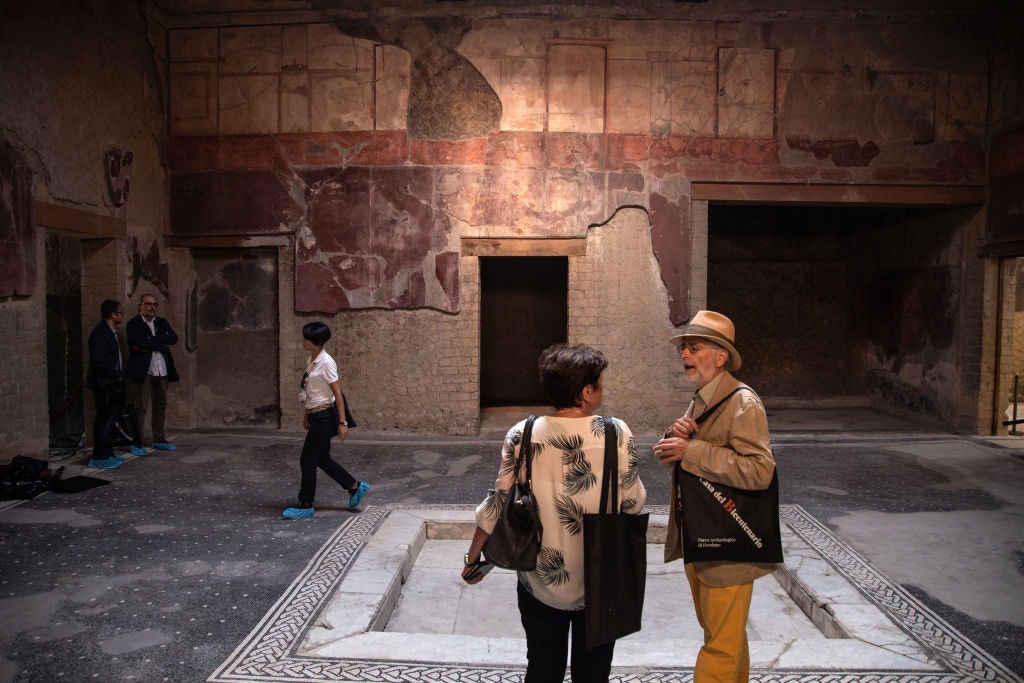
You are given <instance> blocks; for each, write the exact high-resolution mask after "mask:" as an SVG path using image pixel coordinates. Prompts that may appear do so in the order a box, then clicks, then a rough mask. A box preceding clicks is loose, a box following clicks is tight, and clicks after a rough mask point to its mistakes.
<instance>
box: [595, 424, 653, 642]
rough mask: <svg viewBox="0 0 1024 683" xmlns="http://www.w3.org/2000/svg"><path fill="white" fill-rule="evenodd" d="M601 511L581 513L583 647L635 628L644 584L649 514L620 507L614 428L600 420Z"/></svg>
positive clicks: (641, 604) (634, 630)
mask: <svg viewBox="0 0 1024 683" xmlns="http://www.w3.org/2000/svg"><path fill="white" fill-rule="evenodd" d="M604 440H605V441H604V448H605V453H604V473H603V476H602V480H601V481H602V484H601V507H600V511H599V512H597V513H588V514H585V515H583V574H584V583H585V586H584V618H585V621H586V633H587V638H586V640H587V648H588V649H592V648H594V647H597V646H598V645H605V644H607V643H610V642H613V641H614V640H616V639H618V638H622V637H623V636H627V635H629V634H630V633H635V632H637V631H639V630H640V622H641V618H642V616H643V611H644V591H645V588H646V585H647V523H648V517H649V515H648V513H646V512H644V513H641V514H623V513H622V511H621V510H620V509H619V476H618V475H619V464H618V450H619V449H618V430H617V429H615V424H614V423H613V422H612V421H611V419H609V418H605V420H604Z"/></svg>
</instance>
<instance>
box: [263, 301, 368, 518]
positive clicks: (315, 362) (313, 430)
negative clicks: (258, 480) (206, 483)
mask: <svg viewBox="0 0 1024 683" xmlns="http://www.w3.org/2000/svg"><path fill="white" fill-rule="evenodd" d="M330 338H331V329H330V328H329V327H327V325H325V324H324V323H322V322H319V321H318V322H312V323H307V324H305V325H303V326H302V348H304V349H305V350H306V351H308V352H309V361H308V362H307V364H306V372H305V374H303V375H302V382H301V383H300V384H299V401H301V402H302V407H303V408H304V409H305V414H304V415H303V418H302V426H303V428H304V429H305V430H306V440H305V442H303V444H302V455H300V456H299V469H300V470H301V471H302V480H301V483H300V485H299V502H298V504H296V506H295V507H290V508H288V509H287V510H285V511H284V515H283V516H284V518H285V519H304V518H306V517H312V516H313V499H314V497H315V496H316V470H317V468H320V469H322V470H323V471H324V472H326V473H327V476H329V477H330V478H331V479H333V480H334V481H336V482H338V484H340V485H341V486H342V487H343V488H344V489H345V490H346V491H348V493H349V499H348V507H349V509H350V510H353V509H355V508H356V507H358V506H359V503H361V502H362V500H363V498H365V497H366V494H367V492H368V491H369V490H370V485H369V484H368V483H366V482H365V481H358V480H357V479H356V478H355V477H353V476H352V475H351V474H349V472H348V470H346V469H345V468H344V467H342V466H341V465H339V464H338V463H336V462H335V461H334V460H332V459H331V439H333V438H334V437H335V436H337V437H338V438H339V439H341V440H342V441H344V440H345V437H347V436H348V426H349V425H348V422H347V421H346V420H345V419H344V418H343V417H342V415H343V414H344V413H343V412H339V407H340V409H341V410H342V411H344V406H345V398H344V396H343V395H342V393H341V384H340V382H339V380H338V364H337V363H336V362H335V361H334V359H333V358H331V355H330V354H329V353H327V351H326V350H325V349H324V345H325V344H326V343H327V340H328V339H330Z"/></svg>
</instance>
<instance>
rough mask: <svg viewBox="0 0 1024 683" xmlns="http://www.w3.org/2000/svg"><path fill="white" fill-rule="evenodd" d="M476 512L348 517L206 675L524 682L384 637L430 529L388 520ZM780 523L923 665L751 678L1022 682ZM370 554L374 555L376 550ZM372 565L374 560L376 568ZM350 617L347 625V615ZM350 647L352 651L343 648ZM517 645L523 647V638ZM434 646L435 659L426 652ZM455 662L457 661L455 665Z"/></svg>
mask: <svg viewBox="0 0 1024 683" xmlns="http://www.w3.org/2000/svg"><path fill="white" fill-rule="evenodd" d="M470 509H471V508H469V507H468V506H420V507H416V508H414V509H413V508H406V507H403V506H388V507H381V508H368V509H367V510H366V511H364V512H363V514H361V515H359V516H356V517H352V518H350V519H348V520H346V521H345V522H344V523H343V524H342V525H341V526H339V527H338V529H337V531H336V532H335V533H334V535H333V536H332V537H331V538H330V539H329V540H328V541H327V542H326V543H325V544H324V546H323V547H322V548H321V549H320V550H319V551H318V552H317V554H316V555H315V556H314V557H313V558H312V559H311V560H310V562H309V564H308V565H307V567H306V568H305V570H304V571H303V572H302V574H301V575H299V576H298V577H297V578H296V580H295V581H294V582H293V583H292V585H291V586H290V587H289V589H288V590H287V591H286V592H285V594H284V595H282V596H281V598H280V599H279V600H278V602H277V603H276V604H275V605H274V607H273V608H272V609H271V610H270V612H268V613H267V615H266V616H264V618H263V619H262V620H261V621H260V623H259V624H257V626H256V627H255V628H254V629H253V631H252V632H251V633H250V634H249V636H248V637H247V638H246V639H245V640H244V641H243V642H242V643H241V644H240V645H239V646H238V647H237V648H236V650H235V651H234V652H233V653H232V655H231V656H230V657H229V658H228V660H227V661H225V662H224V664H222V665H221V666H220V667H219V668H218V669H217V671H216V672H215V673H214V674H213V675H212V676H211V677H210V678H209V679H208V681H209V683H227V682H232V683H242V682H250V683H258V682H270V681H275V682H278V681H289V682H290V681H306V682H318V681H349V682H353V683H362V682H365V683H401V682H406V681H408V682H413V681H416V682H422V681H443V682H446V683H447V682H456V681H458V682H462V681H473V682H474V683H477V682H481V681H486V682H487V683H499V682H505V681H508V682H509V683H511V682H513V681H515V682H518V681H520V680H521V679H522V673H523V668H522V667H521V666H518V665H515V664H510V663H508V660H506V659H503V658H501V657H498V658H497V659H495V660H494V661H499V662H502V663H500V664H494V663H492V664H481V663H469V662H472V661H473V659H474V658H475V657H474V656H470V655H471V653H467V651H466V649H465V646H464V641H465V639H463V645H461V646H460V644H459V643H457V642H456V641H457V640H458V639H457V638H456V637H452V636H437V635H426V634H423V635H416V634H405V637H406V638H414V639H416V640H415V642H416V643H417V645H419V646H420V647H417V648H402V647H396V646H395V644H396V643H400V642H403V641H399V640H388V637H389V636H390V635H393V634H384V633H380V631H381V630H382V629H383V627H384V625H385V624H386V622H387V619H388V616H389V615H390V612H391V609H392V608H393V607H394V603H395V601H396V600H397V595H398V593H399V591H400V582H401V580H402V578H403V576H408V573H409V572H410V571H411V569H412V562H413V561H414V560H415V556H416V554H417V553H418V552H419V548H420V547H422V543H424V542H425V532H421V533H420V535H419V536H418V537H417V539H415V540H414V541H413V542H411V543H408V542H406V541H405V539H404V537H402V538H399V537H397V536H396V535H395V534H393V532H392V530H391V529H390V527H389V525H388V521H389V516H390V515H391V514H392V513H397V512H398V511H401V513H402V514H404V513H406V512H409V511H412V510H415V514H416V515H418V516H419V518H421V519H423V520H430V521H431V522H432V523H433V522H435V521H436V522H438V523H440V524H444V523H445V522H446V521H447V522H451V521H452V519H453V517H454V516H461V518H463V519H464V518H465V516H466V511H467V510H470ZM651 511H652V513H654V514H659V513H660V514H665V510H663V509H662V510H659V509H658V508H652V509H651ZM455 513H458V514H455ZM782 516H783V522H784V525H785V529H784V534H787V535H790V537H791V539H792V540H793V541H794V542H795V543H799V544H800V545H801V547H808V548H811V549H812V550H813V551H814V552H815V553H817V556H818V558H820V561H821V562H823V563H827V566H828V567H829V568H830V569H829V572H830V573H832V574H834V575H837V576H839V577H841V579H843V580H844V581H845V582H846V583H848V584H850V585H852V586H853V588H854V589H855V591H856V592H857V593H859V595H860V596H863V599H864V602H865V606H866V607H869V608H870V609H871V610H876V609H877V611H878V612H880V613H881V614H882V615H884V617H885V618H886V619H887V620H888V621H891V622H892V624H895V626H896V627H897V628H898V631H899V632H900V633H899V635H900V637H901V638H903V639H904V640H905V643H904V645H903V646H902V647H903V649H904V651H906V652H908V653H909V654H913V652H916V653H919V654H917V655H916V656H917V657H918V658H919V659H921V660H924V661H921V662H920V666H917V665H915V666H909V667H906V668H893V669H886V668H877V667H876V668H872V669H870V670H868V669H859V668H856V667H855V666H845V665H844V666H843V668H842V669H841V670H840V669H837V668H832V669H828V668H825V667H824V666H822V667H820V668H771V669H766V668H761V669H754V670H752V671H751V680H752V681H761V682H764V683H767V682H779V683H783V682H785V683H797V682H802V683H819V682H820V683H960V682H963V681H1007V682H1019V681H1020V680H1021V679H1020V678H1019V677H1017V676H1015V675H1014V674H1013V673H1012V672H1011V671H1009V670H1007V669H1006V668H1005V667H1004V666H1003V665H1001V664H1000V663H999V662H998V661H996V660H995V659H993V658H992V657H991V656H990V655H988V654H987V653H986V652H985V651H983V650H981V649H980V648H979V647H978V646H977V645H975V644H974V643H973V642H971V641H970V640H969V639H967V638H966V637H964V636H963V635H962V634H961V633H959V632H958V631H956V630H955V629H954V628H953V627H952V626H950V625H949V624H948V623H947V622H945V621H944V620H943V619H942V618H940V617H939V616H938V615H936V614H935V613H934V612H932V611H930V610H929V609H928V608H927V607H926V606H924V605H923V604H922V603H921V602H920V601H918V600H917V599H915V598H914V597H913V596H912V595H911V594H909V593H908V592H907V591H905V590H904V589H903V588H901V587H900V586H898V585H895V584H893V583H892V582H890V581H888V580H887V579H886V578H885V577H884V576H882V575H881V574H880V573H879V572H878V570H876V569H875V568H874V567H872V566H871V565H870V564H869V563H868V562H867V561H866V560H865V559H864V558H863V557H861V556H860V555H858V554H857V553H856V552H855V551H854V550H853V549H852V548H850V547H849V546H848V545H846V544H844V543H843V542H842V541H841V540H839V539H838V538H836V537H835V535H834V534H832V533H831V532H830V531H829V530H828V529H827V528H826V527H824V526H823V525H822V524H820V523H818V522H817V521H816V520H815V519H814V518H812V517H811V516H810V515H808V514H807V513H806V512H805V511H804V510H803V509H802V508H801V507H799V506H783V509H782ZM452 537H455V536H452ZM417 544H418V545H417ZM370 548H373V549H374V551H373V552H369V550H368V549H370ZM396 549H398V550H397V551H396ZM364 551H365V552H364ZM396 553H397V554H396ZM368 557H370V558H373V559H370V560H367V558H368ZM398 565H401V566H398ZM821 566H825V565H824V564H822V565H821ZM342 603H344V604H343V605H342ZM342 607H343V609H342ZM342 614H343V615H346V617H348V618H346V619H339V618H338V617H339V615H342ZM342 622H345V623H342ZM346 640H347V641H349V644H348V646H345V645H341V646H339V645H338V643H343V642H344V641H346ZM496 640H500V639H492V640H491V641H489V642H488V646H489V647H491V646H493V647H494V648H495V649H501V647H502V646H504V647H508V646H509V642H505V643H504V644H502V643H498V642H496ZM505 640H506V641H509V640H510V639H505ZM404 642H407V643H408V642H413V641H404ZM511 642H512V644H513V645H514V646H515V647H521V645H519V644H518V643H517V642H516V641H511ZM833 642H834V641H833ZM428 648H429V650H430V651H431V653H432V654H431V657H429V658H428V657H424V656H419V655H417V654H416V653H417V652H424V651H425V649H428ZM911 651H913V652H911ZM353 653H358V654H353ZM920 653H924V654H920ZM520 658H521V657H520ZM822 658H823V659H828V658H827V657H822ZM449 659H450V660H451V661H447V660H449ZM476 659H479V657H476ZM428 660H429V661H428ZM512 661H515V660H514V659H513V660H512ZM829 661H832V660H829ZM612 680H613V681H619V682H620V683H627V682H628V683H670V682H683V681H691V680H692V669H690V668H688V667H682V666H679V667H675V666H652V665H645V666H642V667H637V666H630V667H622V668H620V669H619V670H616V669H615V668H613V671H612Z"/></svg>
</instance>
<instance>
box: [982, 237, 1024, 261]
mask: <svg viewBox="0 0 1024 683" xmlns="http://www.w3.org/2000/svg"><path fill="white" fill-rule="evenodd" d="M978 256H984V257H990V258H1020V257H1022V256H1024V239H1008V240H992V241H988V242H985V243H984V244H982V245H981V246H979V247H978Z"/></svg>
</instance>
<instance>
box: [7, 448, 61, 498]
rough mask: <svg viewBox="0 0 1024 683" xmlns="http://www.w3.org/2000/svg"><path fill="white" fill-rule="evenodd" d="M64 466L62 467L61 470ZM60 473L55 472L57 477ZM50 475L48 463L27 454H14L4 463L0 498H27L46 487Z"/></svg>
mask: <svg viewBox="0 0 1024 683" xmlns="http://www.w3.org/2000/svg"><path fill="white" fill-rule="evenodd" d="M63 469H64V468H63V467H62V468H61V470H63ZM59 476H60V474H59V473H58V474H57V477H59ZM50 477H51V473H50V463H48V462H47V461H45V460H39V459H37V458H30V457H28V456H27V455H16V456H14V458H13V459H12V460H11V462H10V464H8V465H4V467H3V471H2V476H0V499H2V500H28V499H30V498H35V497H36V496H38V495H39V494H40V493H42V492H43V491H45V490H46V489H47V482H48V480H49V479H50Z"/></svg>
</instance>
